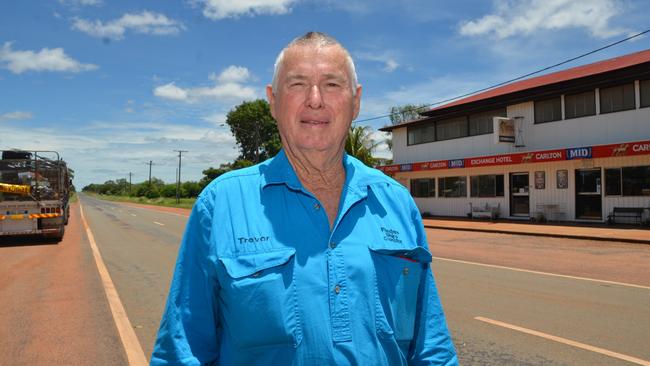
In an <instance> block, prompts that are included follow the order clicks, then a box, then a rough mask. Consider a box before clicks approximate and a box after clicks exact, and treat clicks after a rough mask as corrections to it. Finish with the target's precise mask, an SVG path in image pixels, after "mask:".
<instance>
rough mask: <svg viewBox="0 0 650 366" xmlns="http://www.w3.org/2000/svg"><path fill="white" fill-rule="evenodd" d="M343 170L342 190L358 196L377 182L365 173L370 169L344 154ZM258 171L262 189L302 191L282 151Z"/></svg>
mask: <svg viewBox="0 0 650 366" xmlns="http://www.w3.org/2000/svg"><path fill="white" fill-rule="evenodd" d="M343 168H344V169H345V186H344V188H347V189H348V190H349V191H351V192H354V193H356V194H357V195H359V196H362V197H365V196H367V195H368V185H370V184H372V183H374V181H375V180H377V178H376V177H375V175H374V174H372V175H370V174H368V173H367V169H370V168H368V167H366V166H364V165H363V163H361V162H360V161H359V160H357V159H355V158H354V157H351V156H349V155H348V154H347V153H345V152H344V153H343ZM260 170H261V173H262V182H261V188H262V189H264V188H266V187H267V186H269V185H275V184H286V185H287V186H288V187H289V188H291V189H295V190H304V187H303V186H302V184H301V183H300V180H299V179H298V176H297V175H296V172H295V171H294V170H293V167H292V166H291V163H289V159H288V158H287V155H286V153H285V151H284V149H281V150H280V152H279V153H278V154H277V155H276V156H275V157H274V158H273V159H271V160H268V161H267V162H266V163H264V164H262V166H261V167H260Z"/></svg>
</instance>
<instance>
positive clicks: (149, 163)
mask: <svg viewBox="0 0 650 366" xmlns="http://www.w3.org/2000/svg"><path fill="white" fill-rule="evenodd" d="M145 164H147V165H149V186H150V187H151V166H152V165H156V164H154V163H153V160H149V162H148V163H145Z"/></svg>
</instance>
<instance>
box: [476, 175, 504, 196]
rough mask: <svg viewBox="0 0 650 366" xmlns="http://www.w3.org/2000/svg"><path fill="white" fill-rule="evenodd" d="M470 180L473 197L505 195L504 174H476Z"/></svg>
mask: <svg viewBox="0 0 650 366" xmlns="http://www.w3.org/2000/svg"><path fill="white" fill-rule="evenodd" d="M469 181H470V196H471V197H503V174H496V175H495V174H489V175H475V176H473V177H470V178H469Z"/></svg>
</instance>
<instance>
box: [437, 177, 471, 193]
mask: <svg viewBox="0 0 650 366" xmlns="http://www.w3.org/2000/svg"><path fill="white" fill-rule="evenodd" d="M448 179H458V180H459V181H461V182H462V185H461V186H462V190H463V192H459V193H462V194H459V195H458V196H456V195H454V196H451V195H447V194H445V193H444V191H445V186H446V184H445V183H444V182H445V181H446V180H448ZM441 182H442V183H441ZM451 192H453V191H451ZM438 198H467V176H464V175H455V176H449V177H438Z"/></svg>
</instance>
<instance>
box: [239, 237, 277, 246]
mask: <svg viewBox="0 0 650 366" xmlns="http://www.w3.org/2000/svg"><path fill="white" fill-rule="evenodd" d="M237 240H239V244H257V243H263V242H267V241H269V237H268V236H252V237H250V238H245V237H239V238H237Z"/></svg>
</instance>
